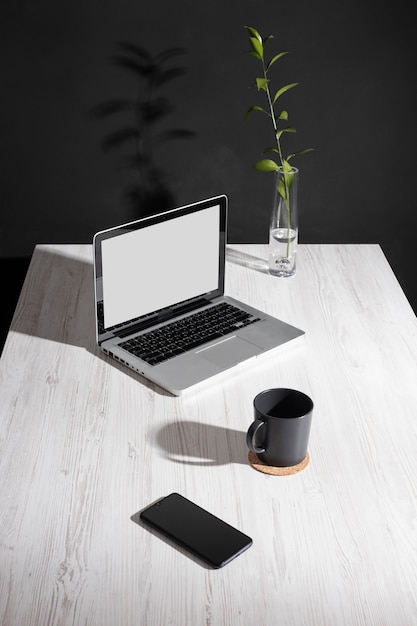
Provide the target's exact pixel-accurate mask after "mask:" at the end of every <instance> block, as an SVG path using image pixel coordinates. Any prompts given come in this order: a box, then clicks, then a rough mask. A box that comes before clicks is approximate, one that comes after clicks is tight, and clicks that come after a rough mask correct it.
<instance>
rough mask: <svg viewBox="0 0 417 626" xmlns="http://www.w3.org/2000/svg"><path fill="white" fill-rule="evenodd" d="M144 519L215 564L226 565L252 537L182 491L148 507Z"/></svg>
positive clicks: (244, 547)
mask: <svg viewBox="0 0 417 626" xmlns="http://www.w3.org/2000/svg"><path fill="white" fill-rule="evenodd" d="M140 518H141V519H142V520H143V521H144V522H146V523H148V524H149V525H150V526H152V527H153V528H156V529H157V530H159V531H160V532H161V533H163V534H164V535H166V536H167V537H169V538H170V539H173V540H174V541H175V542H176V543H178V544H180V545H181V546H183V547H184V548H187V549H188V550H189V551H190V552H192V553H193V554H195V555H196V556H198V557H200V558H201V559H202V560H203V561H205V562H206V563H209V564H210V565H211V566H213V567H216V568H217V567H223V565H226V563H229V561H231V560H232V559H234V558H235V557H236V556H238V555H239V554H241V553H242V552H243V551H244V550H246V549H247V548H249V546H251V545H252V539H251V538H250V537H248V536H247V535H245V534H243V533H242V532H240V530H238V529H237V528H234V527H233V526H230V525H229V524H227V523H226V522H224V521H223V520H221V519H220V518H218V517H216V516H215V515H212V514H211V513H209V512H208V511H206V510H205V509H202V508H201V507H199V506H198V505H197V504H194V503H193V502H191V501H190V500H187V498H184V497H183V496H180V495H179V494H178V493H171V494H170V495H169V496H166V497H165V498H163V499H162V500H159V501H158V502H156V503H155V504H152V505H151V506H149V507H148V508H146V509H144V510H143V511H142V512H141V514H140Z"/></svg>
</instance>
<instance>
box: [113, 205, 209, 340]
mask: <svg viewBox="0 0 417 626" xmlns="http://www.w3.org/2000/svg"><path fill="white" fill-rule="evenodd" d="M219 219H220V207H219V206H218V205H217V206H214V207H210V208H208V209H203V210H202V211H198V212H197V213H191V214H189V215H183V216H181V217H177V218H174V219H170V220H167V221H165V222H161V223H159V224H154V225H152V226H148V227H146V228H141V229H139V230H135V231H132V232H129V233H126V234H122V235H118V236H116V237H112V238H110V239H105V240H103V242H102V275H103V305H104V326H105V327H106V328H108V327H110V326H115V325H116V324H120V323H122V322H125V321H127V320H130V319H133V318H135V317H140V316H142V315H147V314H148V313H152V312H153V311H157V310H159V309H162V308H164V307H167V306H172V305H174V304H176V303H178V302H181V301H183V300H188V299H189V298H194V297H196V296H199V295H202V294H204V293H207V292H208V291H213V290H215V289H217V287H218V275H219Z"/></svg>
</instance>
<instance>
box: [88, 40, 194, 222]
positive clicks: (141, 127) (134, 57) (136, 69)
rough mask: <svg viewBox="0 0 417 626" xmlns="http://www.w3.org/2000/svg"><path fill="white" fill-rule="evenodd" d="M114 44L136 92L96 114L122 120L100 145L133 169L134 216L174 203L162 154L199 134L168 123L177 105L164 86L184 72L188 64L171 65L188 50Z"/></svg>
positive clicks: (127, 196) (129, 199)
mask: <svg viewBox="0 0 417 626" xmlns="http://www.w3.org/2000/svg"><path fill="white" fill-rule="evenodd" d="M116 46H117V49H118V52H117V53H116V54H115V55H114V56H113V57H112V58H111V61H112V62H113V63H114V64H115V65H116V66H118V67H120V68H121V69H122V70H123V71H127V72H128V73H129V74H130V75H131V76H132V77H133V79H134V80H135V95H134V97H132V98H118V99H113V100H109V101H106V102H104V103H102V104H99V105H97V106H96V107H94V108H93V110H92V115H93V116H94V117H95V118H97V119H100V120H110V119H111V120H114V119H115V118H116V119H117V120H120V125H119V127H118V128H116V130H111V131H110V132H108V133H107V134H106V135H105V137H104V140H103V142H102V148H103V150H104V151H105V152H108V151H116V152H118V153H119V154H120V155H121V159H122V166H123V167H125V168H126V169H128V170H131V171H133V173H134V178H135V179H136V180H135V182H133V183H132V184H129V186H128V187H127V189H126V190H125V192H124V193H123V199H124V201H125V202H126V203H127V205H128V207H129V211H130V217H131V218H132V219H134V218H137V217H143V216H145V215H150V214H152V213H155V212H159V211H161V210H165V209H168V208H172V207H173V206H175V198H174V194H173V192H172V190H171V189H170V187H169V184H168V182H167V175H166V173H165V172H164V170H163V169H162V168H161V167H160V166H159V165H158V154H159V156H160V154H161V153H160V152H159V151H160V150H161V149H162V148H163V146H164V145H165V144H166V143H167V142H170V143H172V142H173V141H179V140H189V139H192V138H193V137H195V135H196V133H195V132H194V131H192V130H189V129H186V128H166V127H164V122H165V121H166V118H167V117H168V116H169V115H171V114H172V113H173V112H174V111H175V109H176V107H175V106H174V104H173V103H172V101H170V100H169V98H168V97H167V96H166V95H164V94H163V93H162V89H163V88H164V87H165V86H166V85H167V83H169V82H172V81H173V80H176V79H178V78H180V77H181V76H183V75H184V74H185V73H186V71H187V70H186V68H185V67H183V66H180V65H174V66H172V65H171V62H172V60H173V59H177V58H178V57H179V56H181V55H184V54H185V50H184V49H183V48H169V49H167V50H163V51H162V52H160V53H158V54H156V55H152V54H151V53H150V52H148V51H147V50H146V49H144V48H142V47H140V46H137V45H134V44H131V43H129V42H120V43H119V44H117V45H116Z"/></svg>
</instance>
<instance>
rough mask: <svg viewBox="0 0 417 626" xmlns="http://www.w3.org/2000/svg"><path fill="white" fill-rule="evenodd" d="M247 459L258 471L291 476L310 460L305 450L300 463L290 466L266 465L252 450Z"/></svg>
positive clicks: (304, 466)
mask: <svg viewBox="0 0 417 626" xmlns="http://www.w3.org/2000/svg"><path fill="white" fill-rule="evenodd" d="M248 459H249V463H250V464H251V465H252V467H253V468H255V469H256V470H258V472H263V473H264V474H270V475H271V476H292V475H293V474H298V472H301V471H302V470H303V469H305V468H306V467H307V465H308V464H309V461H310V455H309V453H308V452H307V454H306V455H305V457H304V459H303V460H302V461H301V462H300V463H298V464H297V465H292V466H291V467H276V466H275V465H267V464H266V463H264V462H263V461H261V460H260V459H259V458H258V457H257V455H256V454H255V453H254V452H252V450H250V451H249V453H248Z"/></svg>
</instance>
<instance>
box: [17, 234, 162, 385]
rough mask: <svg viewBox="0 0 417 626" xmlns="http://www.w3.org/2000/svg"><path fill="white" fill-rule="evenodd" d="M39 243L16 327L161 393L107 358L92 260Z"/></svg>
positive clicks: (23, 332)
mask: <svg viewBox="0 0 417 626" xmlns="http://www.w3.org/2000/svg"><path fill="white" fill-rule="evenodd" d="M75 249H76V247H75V248H74V249H73V250H72V251H68V252H64V251H62V252H61V251H58V250H53V249H52V247H51V248H47V247H42V246H38V247H37V248H36V249H35V251H34V253H33V255H32V259H31V261H30V264H29V268H28V271H27V274H26V278H25V281H24V284H23V288H22V292H21V294H20V298H19V301H18V303H17V306H16V309H15V312H14V315H13V318H12V321H11V325H10V329H9V330H10V331H13V332H17V333H22V334H25V335H28V336H32V337H38V338H40V339H46V340H48V341H54V342H57V343H61V344H66V345H71V346H75V347H79V348H84V349H85V350H87V351H88V352H90V353H91V354H93V355H94V356H96V357H98V358H100V359H101V360H103V361H105V362H106V363H107V364H109V365H111V366H112V367H115V368H116V369H119V370H120V371H123V372H124V373H125V374H126V375H127V376H130V377H131V378H134V379H135V380H137V381H138V382H139V383H140V384H142V385H144V386H145V387H147V388H148V389H151V390H153V391H154V392H155V393H157V394H158V395H166V396H170V397H171V396H172V394H171V393H169V392H168V391H165V390H164V389H162V388H161V387H159V386H158V385H156V384H154V383H152V382H151V381H148V380H147V379H145V378H143V377H142V376H140V375H139V374H137V373H136V372H134V371H132V370H130V369H129V368H127V367H125V366H124V365H121V364H119V363H117V361H115V360H114V359H111V358H110V357H108V356H106V355H105V354H104V352H102V350H101V349H100V348H99V346H98V345H97V343H96V322H95V301H94V268H93V262H92V260H91V261H90V260H87V259H83V258H82V257H81V256H80V255H79V256H77V255H76V252H74V250H75Z"/></svg>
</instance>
